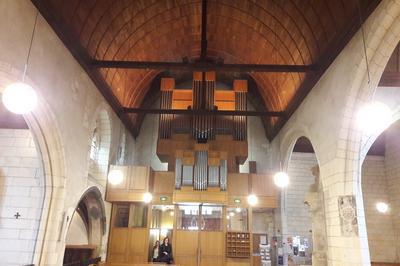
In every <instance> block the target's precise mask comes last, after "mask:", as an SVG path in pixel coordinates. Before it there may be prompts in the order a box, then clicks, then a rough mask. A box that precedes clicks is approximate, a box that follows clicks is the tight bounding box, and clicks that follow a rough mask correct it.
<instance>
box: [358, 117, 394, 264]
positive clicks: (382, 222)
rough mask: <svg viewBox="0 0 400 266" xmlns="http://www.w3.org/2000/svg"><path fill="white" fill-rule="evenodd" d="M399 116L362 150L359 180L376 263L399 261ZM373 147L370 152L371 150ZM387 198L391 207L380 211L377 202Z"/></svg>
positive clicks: (370, 245)
mask: <svg viewBox="0 0 400 266" xmlns="http://www.w3.org/2000/svg"><path fill="white" fill-rule="evenodd" d="M399 136H400V120H398V119H397V120H396V121H395V122H394V123H392V124H391V126H390V127H388V128H387V129H386V130H384V131H383V132H382V133H381V134H380V136H379V137H377V138H375V136H374V143H373V144H369V142H368V143H366V146H368V151H366V152H365V154H364V152H363V153H362V155H363V157H362V164H361V173H360V176H361V178H360V183H361V188H362V198H363V207H364V213H365V227H366V231H367V238H368V247H369V253H370V260H371V262H374V263H376V264H380V263H389V264H391V263H393V264H398V263H399V262H400V258H399V251H400V245H399V244H398V239H399V233H398V232H399V225H400V224H399V219H398V215H397V213H398V212H399V208H400V205H399V204H398V202H399V199H400V197H399V194H398V191H397V188H398V186H399V184H400V178H399V171H398V169H399V168H398V165H399V163H400V146H399ZM370 151H371V152H370ZM378 202H384V203H386V204H388V206H389V210H388V211H387V212H385V213H381V212H380V211H378V209H377V207H376V204H377V203H378Z"/></svg>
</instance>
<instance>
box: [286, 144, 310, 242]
mask: <svg viewBox="0 0 400 266" xmlns="http://www.w3.org/2000/svg"><path fill="white" fill-rule="evenodd" d="M317 164H318V161H317V158H316V157H315V154H314V153H299V152H293V154H292V156H291V158H290V162H289V165H288V174H289V178H290V184H289V186H288V187H287V189H286V192H285V193H284V195H285V196H284V199H283V204H284V212H285V214H284V215H286V220H287V231H286V234H287V235H289V236H301V237H308V239H309V240H310V241H311V239H312V237H311V233H310V230H311V229H312V228H311V216H310V213H309V207H308V206H307V205H305V204H304V200H305V198H306V194H307V193H308V191H309V189H310V186H311V185H312V184H314V181H315V177H314V176H313V175H312V172H311V168H312V167H314V166H316V165H317Z"/></svg>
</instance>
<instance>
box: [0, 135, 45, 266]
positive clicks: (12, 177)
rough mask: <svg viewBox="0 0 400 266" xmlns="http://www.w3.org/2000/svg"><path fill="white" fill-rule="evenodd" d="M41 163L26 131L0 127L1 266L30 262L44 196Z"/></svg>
mask: <svg viewBox="0 0 400 266" xmlns="http://www.w3.org/2000/svg"><path fill="white" fill-rule="evenodd" d="M40 164H41V160H40V158H39V154H38V153H37V151H36V148H35V143H34V140H33V137H32V135H31V133H30V131H29V130H27V129H25V130H24V129H19V130H17V129H0V265H22V264H30V263H32V260H33V253H34V248H35V242H36V238H37V234H38V230H39V222H40V217H41V212H42V206H43V197H44V178H43V173H42V168H41V165H40ZM17 213H18V214H19V215H20V216H19V217H18V219H16V217H15V216H14V215H16V214H17Z"/></svg>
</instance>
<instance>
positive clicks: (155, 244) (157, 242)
mask: <svg viewBox="0 0 400 266" xmlns="http://www.w3.org/2000/svg"><path fill="white" fill-rule="evenodd" d="M157 244H158V245H157ZM159 246H160V241H159V240H157V241H156V242H155V243H154V246H153V250H155V249H156V248H157V247H159Z"/></svg>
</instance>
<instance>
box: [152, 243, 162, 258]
mask: <svg viewBox="0 0 400 266" xmlns="http://www.w3.org/2000/svg"><path fill="white" fill-rule="evenodd" d="M159 254H160V241H158V240H157V241H156V242H155V243H154V246H153V254H152V259H153V262H158V257H159Z"/></svg>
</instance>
